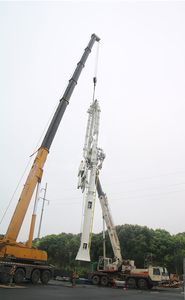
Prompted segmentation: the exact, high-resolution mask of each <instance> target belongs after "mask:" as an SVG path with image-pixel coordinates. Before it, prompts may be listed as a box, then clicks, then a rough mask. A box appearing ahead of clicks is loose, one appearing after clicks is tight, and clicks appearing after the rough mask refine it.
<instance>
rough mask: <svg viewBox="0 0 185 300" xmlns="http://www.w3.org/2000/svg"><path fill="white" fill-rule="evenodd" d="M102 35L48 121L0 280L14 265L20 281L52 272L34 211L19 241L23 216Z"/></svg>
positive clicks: (3, 244) (5, 243) (4, 249)
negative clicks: (36, 240) (36, 238)
mask: <svg viewBox="0 0 185 300" xmlns="http://www.w3.org/2000/svg"><path fill="white" fill-rule="evenodd" d="M99 40H100V39H99V37H97V35H95V34H92V36H91V39H90V41H89V43H88V46H87V47H86V48H85V51H84V53H83V55H82V57H81V59H80V61H79V62H78V64H77V67H76V69H75V71H74V73H73V76H72V77H71V79H70V80H69V83H68V86H67V88H66V90H65V92H64V95H63V97H62V98H61V99H60V102H59V104H58V107H57V109H56V112H55V114H54V116H53V119H52V121H51V123H50V125H49V128H48V130H47V132H46V135H45V137H44V139H43V142H42V144H41V146H40V148H39V149H38V152H37V155H36V158H35V160H34V162H33V165H32V167H31V170H30V172H29V175H28V177H27V180H26V183H25V185H24V187H23V190H22V193H21V195H20V198H19V201H18V203H17V207H16V209H15V211H14V214H13V216H12V219H11V221H10V224H9V227H8V229H7V232H6V234H5V236H4V237H3V238H2V239H1V240H0V281H1V282H3V283H6V282H8V281H9V280H10V274H11V270H12V268H14V281H15V283H20V282H22V281H23V280H24V278H25V279H28V280H31V282H32V283H37V282H38V281H39V279H40V280H41V282H42V283H44V284H47V283H48V281H49V279H50V278H51V276H52V270H53V266H51V265H49V264H48V262H47V253H46V252H45V251H42V250H38V249H35V248H33V247H32V240H33V234H34V227H35V219H36V214H35V213H33V215H32V220H31V225H30V232H29V238H28V241H27V243H26V244H22V243H19V242H17V237H18V234H19V232H20V229H21V226H22V223H23V220H24V217H25V215H26V212H27V209H28V206H29V204H30V201H31V198H32V195H33V193H34V191H35V189H36V187H37V185H38V184H39V182H40V181H41V178H42V173H43V167H44V164H45V161H46V159H47V155H48V153H49V149H50V146H51V144H52V141H53V139H54V137H55V134H56V131H57V129H58V126H59V124H60V121H61V119H62V117H63V114H64V112H65V109H66V107H67V105H68V103H69V100H70V97H71V95H72V93H73V90H74V88H75V86H76V84H77V81H78V78H79V76H80V74H81V71H82V69H83V67H84V65H85V62H86V60H87V58H88V56H89V54H90V52H91V49H92V47H93V45H94V43H95V41H97V42H99Z"/></svg>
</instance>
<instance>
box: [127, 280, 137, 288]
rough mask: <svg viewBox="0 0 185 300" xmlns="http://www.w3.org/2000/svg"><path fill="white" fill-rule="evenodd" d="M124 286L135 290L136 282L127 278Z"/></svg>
mask: <svg viewBox="0 0 185 300" xmlns="http://www.w3.org/2000/svg"><path fill="white" fill-rule="evenodd" d="M126 284H127V286H128V287H129V288H131V289H135V288H136V280H135V278H128V279H127V282H126Z"/></svg>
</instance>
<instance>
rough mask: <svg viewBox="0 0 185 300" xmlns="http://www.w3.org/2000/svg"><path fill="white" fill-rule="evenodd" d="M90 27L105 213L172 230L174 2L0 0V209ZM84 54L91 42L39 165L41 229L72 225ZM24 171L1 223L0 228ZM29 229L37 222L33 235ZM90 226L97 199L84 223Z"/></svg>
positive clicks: (178, 209)
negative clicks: (46, 202)
mask: <svg viewBox="0 0 185 300" xmlns="http://www.w3.org/2000/svg"><path fill="white" fill-rule="evenodd" d="M92 33H96V34H97V35H98V36H100V38H101V42H100V53H99V64H98V85H97V91H96V96H97V99H98V100H99V102H100V106H101V126H100V137H99V146H100V147H102V148H103V149H104V151H105V153H106V159H105V161H104V166H103V169H102V171H101V182H102V186H103V189H104V191H105V192H106V193H107V196H108V198H109V203H110V207H111V211H112V214H113V219H114V222H115V224H116V225H118V224H120V225H121V224H125V223H129V224H139V225H146V226H148V227H150V228H154V229H156V228H163V229H166V230H167V231H169V232H170V233H171V234H175V233H178V232H183V231H185V223H184V215H185V2H184V1H179V2H178V1H164V2H162V1H153V2H152V1H147V2H146V1H144V2H139V1H136V2H134V1H127V2H126V1H125V2H124V1H122V2H121V1H120V2H116V1H103V2H101V1H97V2H80V1H74V2H72V1H71V2H53V1H52V2H0V41H1V46H0V99H1V118H0V132H1V155H0V166H1V181H0V191H1V200H0V219H1V218H2V216H3V213H4V212H5V210H6V208H7V205H8V203H9V201H10V199H11V197H12V194H13V192H14V190H15V188H16V186H17V184H18V181H19V179H20V177H21V175H22V174H23V171H24V169H25V166H26V164H27V162H28V161H29V156H30V155H31V154H32V153H33V152H34V151H35V147H36V145H37V143H38V141H39V139H40V138H41V136H42V133H43V131H44V128H45V127H46V124H47V122H48V120H49V118H50V117H51V115H52V114H53V112H54V110H55V107H56V105H57V104H58V101H59V99H60V98H61V96H62V94H63V91H64V90H65V87H66V85H67V83H68V80H69V79H70V77H71V74H72V73H73V71H74V69H75V67H76V64H77V62H78V61H79V59H80V57H81V55H82V54H83V51H84V48H85V47H86V46H87V44H88V42H89V40H90V37H91V34H92ZM95 58H96V46H94V48H93V50H92V53H91V55H90V56H89V58H88V60H87V62H86V66H85V68H84V70H83V72H82V74H81V76H80V79H79V82H78V85H77V86H76V89H75V91H74V93H73V95H72V98H71V101H70V104H69V106H68V108H67V110H66V112H65V114H64V118H63V120H62V122H61V124H60V127H59V130H58V132H57V134H56V136H55V139H54V141H53V144H52V146H51V150H50V154H49V156H48V160H47V162H46V164H45V168H44V175H43V180H42V187H44V186H45V183H46V182H47V183H48V190H47V199H49V200H50V204H49V205H46V206H45V211H44V218H43V223H42V232H41V235H42V236H43V235H46V234H52V233H55V234H58V233H60V232H72V233H79V232H80V230H81V220H82V202H83V201H82V198H83V197H82V194H81V192H80V191H79V190H77V188H76V186H77V171H78V167H79V163H80V161H81V158H82V149H83V144H84V137H85V128H86V122H87V113H86V112H87V109H88V107H89V105H90V103H91V100H92V87H93V86H92V78H93V76H94V65H95ZM41 141H42V139H41V140H40V142H39V145H40V144H41ZM29 168H30V167H29ZM29 168H28V169H27V172H26V175H27V174H28V172H29ZM25 179H26V177H24V179H23V181H21V184H20V186H19V188H18V190H17V192H16V194H15V197H14V198H13V200H12V201H11V205H10V208H9V210H8V213H7V214H6V216H5V217H4V219H3V221H2V222H1V225H0V226H1V227H0V232H1V233H5V232H6V229H7V226H8V224H9V222H10V218H11V215H12V213H13V211H14V209H15V206H16V203H17V201H18V198H19V194H20V192H21V190H22V187H23V184H24V182H25ZM42 195H43V194H42ZM42 195H41V196H42ZM41 204H42V202H41V201H40V202H39V207H38V216H40V211H41ZM32 209H33V201H32V204H31V205H30V208H29V210H28V213H27V215H26V218H25V221H24V224H23V226H22V230H21V233H20V235H19V239H21V240H25V239H26V238H27V234H28V227H29V222H30V217H31V212H32ZM37 230H38V223H37V227H36V235H37ZM101 230H102V219H101V208H100V205H99V203H98V201H97V202H96V208H95V218H94V232H100V231H101Z"/></svg>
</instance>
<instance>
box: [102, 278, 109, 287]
mask: <svg viewBox="0 0 185 300" xmlns="http://www.w3.org/2000/svg"><path fill="white" fill-rule="evenodd" d="M101 285H103V286H107V285H108V278H107V276H102V277H101Z"/></svg>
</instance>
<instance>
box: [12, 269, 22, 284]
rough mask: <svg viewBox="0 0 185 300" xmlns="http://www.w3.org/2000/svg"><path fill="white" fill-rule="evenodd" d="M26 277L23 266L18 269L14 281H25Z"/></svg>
mask: <svg viewBox="0 0 185 300" xmlns="http://www.w3.org/2000/svg"><path fill="white" fill-rule="evenodd" d="M24 278H25V271H24V270H23V269H21V268H18V269H16V271H15V275H14V282H15V283H17V284H19V283H21V282H23V280H24Z"/></svg>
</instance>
